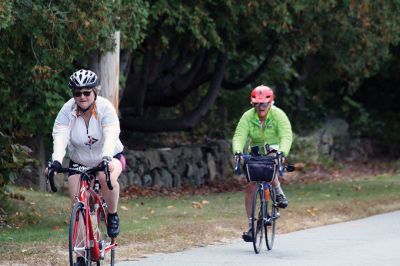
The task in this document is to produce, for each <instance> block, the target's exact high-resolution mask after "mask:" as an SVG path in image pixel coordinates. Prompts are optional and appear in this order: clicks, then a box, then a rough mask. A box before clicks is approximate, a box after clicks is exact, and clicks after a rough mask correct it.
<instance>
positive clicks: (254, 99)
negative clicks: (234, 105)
mask: <svg viewBox="0 0 400 266" xmlns="http://www.w3.org/2000/svg"><path fill="white" fill-rule="evenodd" d="M273 100H274V92H273V91H272V90H271V89H270V88H269V87H267V86H264V85H261V86H258V87H256V88H254V90H252V92H251V95H250V101H251V103H272V101H273Z"/></svg>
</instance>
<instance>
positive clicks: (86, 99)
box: [51, 69, 125, 237]
mask: <svg viewBox="0 0 400 266" xmlns="http://www.w3.org/2000/svg"><path fill="white" fill-rule="evenodd" d="M68 85H69V87H70V88H71V90H72V94H73V98H72V99H70V100H69V101H68V102H66V103H65V104H64V106H63V107H62V108H61V110H60V112H59V113H58V115H57V118H56V120H55V123H54V127H53V154H52V166H51V168H52V169H53V170H54V171H55V172H58V171H57V170H59V169H60V168H61V162H62V161H63V158H64V156H65V153H66V148H67V147H68V151H69V158H70V166H72V165H73V164H79V165H83V166H88V167H94V166H97V165H99V164H100V163H102V162H103V161H107V162H108V166H109V169H110V177H111V184H112V186H113V187H114V189H113V190H109V189H108V187H107V184H106V180H105V175H104V173H99V180H100V185H101V189H102V195H103V198H104V200H105V201H106V203H107V206H108V211H109V215H108V219H107V220H108V228H107V233H108V235H109V236H110V237H116V236H117V235H118V234H119V218H118V214H117V205H118V200H119V183H118V177H119V176H120V174H121V172H122V170H123V168H125V158H124V155H123V154H122V151H123V145H122V143H121V141H120V139H119V134H120V127H119V119H118V116H117V113H116V111H115V109H114V107H113V105H112V104H111V102H109V101H108V100H107V99H105V98H103V97H100V96H98V95H97V94H98V92H99V88H100V86H99V80H98V78H97V75H96V74H95V73H94V72H92V71H90V70H85V69H81V70H78V71H76V72H75V73H73V74H72V75H71V77H70V78H69V84H68ZM79 178H80V176H79V175H70V176H69V177H68V187H69V193H70V197H71V200H72V202H73V203H74V200H75V199H76V198H77V196H78V193H79V191H78V190H79Z"/></svg>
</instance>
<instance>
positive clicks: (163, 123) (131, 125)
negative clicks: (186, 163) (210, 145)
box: [121, 53, 227, 132]
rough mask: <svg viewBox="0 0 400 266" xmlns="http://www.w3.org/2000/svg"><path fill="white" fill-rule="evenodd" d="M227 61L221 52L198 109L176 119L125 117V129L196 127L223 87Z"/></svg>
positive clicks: (123, 122) (147, 129) (174, 129)
mask: <svg viewBox="0 0 400 266" xmlns="http://www.w3.org/2000/svg"><path fill="white" fill-rule="evenodd" d="M226 63H227V55H226V54H222V53H221V54H220V55H219V57H218V60H217V62H216V67H215V71H214V75H213V79H212V81H211V83H210V87H209V90H208V92H207V94H206V95H205V96H204V97H203V99H202V100H201V101H200V102H199V104H198V106H197V108H196V109H194V110H193V111H191V112H190V113H188V114H185V115H183V116H182V117H180V118H176V119H166V120H149V119H145V118H137V117H131V116H127V117H123V118H122V121H121V125H122V128H123V129H124V130H134V131H141V132H161V131H179V130H189V129H191V128H193V127H195V126H196V125H197V124H198V123H199V122H200V121H201V118H202V117H203V116H204V115H205V114H206V113H207V111H208V109H209V108H210V107H211V105H212V104H213V103H214V101H215V99H216V98H217V96H218V92H219V90H220V88H221V83H222V79H223V76H224V71H225V67H226Z"/></svg>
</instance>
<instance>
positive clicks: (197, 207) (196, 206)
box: [192, 201, 203, 209]
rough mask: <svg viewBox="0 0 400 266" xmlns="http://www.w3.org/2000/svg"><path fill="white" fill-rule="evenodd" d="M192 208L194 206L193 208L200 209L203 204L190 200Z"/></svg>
mask: <svg viewBox="0 0 400 266" xmlns="http://www.w3.org/2000/svg"><path fill="white" fill-rule="evenodd" d="M192 208H195V209H202V208H203V205H202V204H201V203H200V202H197V201H193V202H192Z"/></svg>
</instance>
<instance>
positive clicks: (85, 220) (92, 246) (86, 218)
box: [48, 162, 117, 266]
mask: <svg viewBox="0 0 400 266" xmlns="http://www.w3.org/2000/svg"><path fill="white" fill-rule="evenodd" d="M50 167H51V164H49V169H50ZM100 171H102V172H104V173H105V175H106V181H107V186H108V188H109V189H113V187H112V185H111V180H110V173H109V170H108V164H107V163H106V162H104V163H103V164H102V165H101V166H98V167H85V166H79V165H73V167H70V168H61V169H60V170H59V171H58V173H70V174H79V175H80V182H79V195H78V196H77V198H76V200H75V204H74V206H73V208H72V211H71V217H70V222H69V244H68V246H69V263H70V265H71V266H74V265H77V261H78V257H81V258H80V260H81V261H82V260H83V261H84V265H86V266H90V265H106V264H108V262H109V263H110V264H109V265H114V264H115V247H116V246H117V244H116V242H115V238H110V237H108V235H107V215H108V211H107V204H106V203H105V201H104V199H103V197H102V196H101V194H100V182H99V179H98V176H97V172H100ZM48 178H49V181H50V187H51V189H52V191H53V192H57V187H56V185H55V183H54V174H51V173H50V174H49V176H48ZM91 184H93V186H91ZM108 253H110V257H109V258H107V260H106V255H107V254H108Z"/></svg>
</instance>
